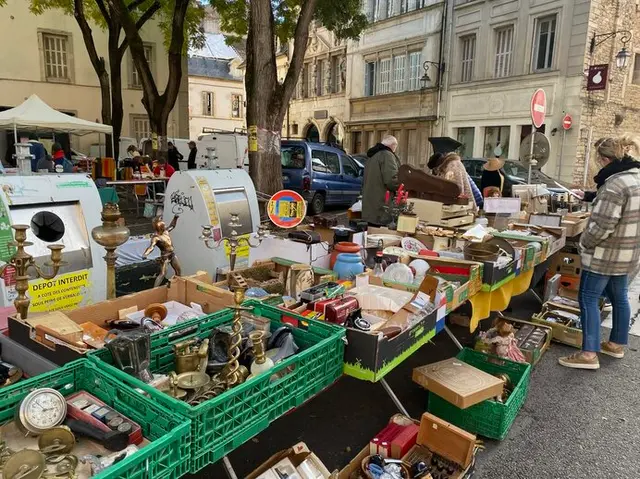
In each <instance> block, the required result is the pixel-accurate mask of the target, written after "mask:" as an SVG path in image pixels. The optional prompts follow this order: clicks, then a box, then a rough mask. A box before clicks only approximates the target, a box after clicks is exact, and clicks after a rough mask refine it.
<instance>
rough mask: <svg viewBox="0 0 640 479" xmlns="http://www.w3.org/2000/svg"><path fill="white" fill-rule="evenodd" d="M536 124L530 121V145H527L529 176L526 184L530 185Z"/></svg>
mask: <svg viewBox="0 0 640 479" xmlns="http://www.w3.org/2000/svg"><path fill="white" fill-rule="evenodd" d="M536 131H537V128H536V125H534V124H533V123H531V146H530V147H529V177H528V178H527V184H528V185H530V184H531V168H532V167H533V161H534V159H533V143H534V140H535V139H536Z"/></svg>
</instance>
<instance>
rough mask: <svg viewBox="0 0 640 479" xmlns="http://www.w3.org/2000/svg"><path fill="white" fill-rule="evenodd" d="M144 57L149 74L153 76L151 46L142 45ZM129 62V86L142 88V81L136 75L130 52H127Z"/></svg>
mask: <svg viewBox="0 0 640 479" xmlns="http://www.w3.org/2000/svg"><path fill="white" fill-rule="evenodd" d="M144 57H145V58H146V59H147V63H148V64H149V70H151V74H153V64H154V62H153V45H144ZM129 61H130V63H129V65H130V66H129V68H130V70H131V76H130V82H129V86H131V87H132V88H142V81H141V80H140V75H139V74H138V70H137V69H136V64H135V62H134V61H133V57H132V56H131V52H129Z"/></svg>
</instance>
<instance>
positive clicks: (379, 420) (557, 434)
mask: <svg viewBox="0 0 640 479" xmlns="http://www.w3.org/2000/svg"><path fill="white" fill-rule="evenodd" d="M517 304H518V309H517V310H515V311H513V313H512V314H513V315H514V316H519V317H527V315H529V312H530V311H532V310H533V309H535V308H536V307H537V306H536V303H535V301H533V300H532V298H530V297H528V296H527V297H522V298H521V299H520V298H519V301H518V303H517ZM454 332H455V333H456V334H457V335H458V336H459V337H461V338H462V339H465V338H464V331H462V330H461V328H457V329H455V330H454ZM467 339H468V338H467ZM639 347H640V340H639V339H638V338H637V337H632V344H631V349H630V351H629V353H628V354H627V357H626V358H625V359H623V360H621V361H620V360H614V359H611V358H602V359H601V364H602V367H601V369H600V370H599V371H597V372H592V371H570V370H567V369H564V368H561V367H560V366H558V365H557V358H558V357H559V356H561V355H564V354H567V353H572V352H574V351H575V350H574V349H572V348H569V347H564V346H561V345H558V344H552V347H551V349H550V350H549V352H547V354H546V355H545V356H544V357H543V358H542V360H541V362H540V364H539V365H538V366H537V367H536V369H535V370H534V372H533V375H532V378H531V385H530V390H529V396H528V399H527V402H526V403H525V406H524V409H523V411H522V412H521V413H520V415H519V416H518V418H517V419H516V422H515V424H514V426H513V428H512V429H511V431H510V433H509V435H508V436H507V438H506V439H505V440H504V441H502V442H495V441H487V442H486V446H487V450H486V451H481V452H480V453H479V454H478V462H477V469H476V473H475V476H474V477H478V478H483V479H501V478H505V479H507V478H509V479H520V478H522V479H530V478H535V477H539V478H558V479H559V478H563V479H573V478H575V479H578V478H596V477H597V478H632V477H637V473H636V471H638V470H640V456H638V454H637V451H638V450H639V447H640V433H639V432H638V431H640V419H639V418H638V415H637V411H638V410H639V409H640V382H639V381H638V380H637V378H638V373H637V369H638V364H639V363H640V354H639V353H638V348H639ZM455 353H456V349H455V347H454V345H453V344H452V343H451V341H450V340H449V338H448V337H447V336H446V334H445V333H441V334H439V335H438V336H437V337H436V338H435V339H434V341H433V343H431V344H427V345H425V346H424V347H422V348H421V349H420V350H419V351H418V352H417V353H416V354H414V355H413V356H412V357H410V358H409V359H407V360H406V361H405V362H404V363H402V364H401V365H400V366H399V367H398V368H396V369H395V370H394V371H392V372H391V373H390V374H389V375H388V377H387V380H388V382H389V384H390V386H391V387H392V388H393V390H394V391H395V392H396V394H397V395H398V397H399V398H400V400H401V401H402V402H403V404H404V405H405V407H406V408H407V409H408V411H409V412H410V414H411V415H412V416H414V417H419V416H420V415H421V414H422V412H423V411H425V409H426V404H427V393H426V392H425V391H424V390H423V389H421V388H420V387H419V386H417V385H416V384H414V383H413V382H412V381H411V370H412V369H413V368H414V367H416V366H420V365H423V364H427V363H431V362H435V361H439V360H442V359H445V358H448V357H451V356H453V355H454V354H455ZM396 412H397V411H396V409H395V407H394V405H393V403H392V402H391V400H390V399H389V397H388V396H387V395H386V394H385V392H384V390H383V389H382V386H380V385H379V384H371V383H366V382H362V381H357V380H355V379H352V378H348V377H343V378H342V379H340V381H339V382H338V383H337V384H336V385H334V386H333V387H332V388H331V389H329V390H327V391H325V392H323V393H322V394H320V395H319V396H317V397H316V398H314V399H313V400H312V401H310V402H309V403H307V404H305V405H304V406H303V407H301V408H299V409H298V410H296V411H293V412H292V413H291V414H289V415H287V416H285V417H283V418H281V419H279V420H278V421H276V422H275V423H274V424H272V425H271V427H270V428H269V429H267V430H266V431H265V432H264V433H262V434H260V435H259V436H258V437H257V438H256V439H254V440H253V441H250V442H248V443H247V444H245V445H243V446H242V447H240V448H238V449H237V450H236V451H234V452H233V453H232V454H231V455H230V459H231V461H232V463H233V465H234V467H235V469H236V472H237V474H238V477H244V476H245V475H246V474H248V473H249V472H251V470H253V469H254V468H255V467H256V466H258V465H259V464H260V463H262V462H263V461H264V460H266V459H267V458H268V457H269V456H270V455H271V454H273V453H275V452H277V451H279V450H281V449H285V448H287V447H290V446H291V445H293V444H295V443H296V442H298V441H305V442H306V443H307V444H308V445H309V447H310V448H311V449H312V450H313V451H314V452H316V454H318V456H319V457H320V458H321V459H322V460H323V461H324V462H325V464H326V465H327V467H328V468H329V469H334V468H342V467H343V466H344V465H345V464H347V463H348V462H349V460H350V459H351V458H352V457H354V456H355V455H356V454H357V452H358V451H359V450H360V449H361V448H363V447H364V446H365V445H366V444H368V441H369V440H370V439H371V437H373V435H375V434H376V433H377V432H378V431H380V430H381V429H382V427H383V426H384V424H385V422H386V421H387V420H388V418H389V417H390V416H392V415H393V414H395V413H396ZM193 477H199V478H217V479H219V478H221V477H224V472H223V470H222V468H221V467H220V466H219V465H214V466H211V467H209V468H207V469H205V470H204V471H202V472H201V473H200V474H198V475H197V476H193Z"/></svg>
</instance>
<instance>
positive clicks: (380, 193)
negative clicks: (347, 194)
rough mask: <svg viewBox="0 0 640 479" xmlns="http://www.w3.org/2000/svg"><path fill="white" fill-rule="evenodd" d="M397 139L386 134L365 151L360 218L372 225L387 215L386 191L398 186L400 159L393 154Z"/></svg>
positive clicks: (377, 223)
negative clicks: (379, 141)
mask: <svg viewBox="0 0 640 479" xmlns="http://www.w3.org/2000/svg"><path fill="white" fill-rule="evenodd" d="M397 148H398V140H397V139H396V138H395V137H393V136H386V137H384V139H383V140H382V142H381V143H378V144H377V145H375V146H374V147H373V148H371V149H369V151H367V156H368V157H369V160H368V161H367V163H366V165H365V167H364V178H363V181H362V220H363V221H366V222H368V223H369V224H372V225H378V226H379V225H382V224H384V223H385V222H386V221H385V218H387V219H388V215H387V213H386V212H385V210H384V199H385V195H386V192H387V191H390V192H395V191H396V189H397V188H398V168H399V167H400V160H399V159H398V157H397V156H396V154H395V151H396V149H397Z"/></svg>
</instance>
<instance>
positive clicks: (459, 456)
mask: <svg viewBox="0 0 640 479" xmlns="http://www.w3.org/2000/svg"><path fill="white" fill-rule="evenodd" d="M475 450H476V436H475V435H473V434H471V433H468V432H467V431H465V430H464V429H460V428H459V427H457V426H454V425H453V424H451V423H450V422H447V421H445V420H443V419H440V418H439V417H436V416H434V415H433V414H429V413H428V412H426V413H424V414H423V415H422V419H421V420H420V432H418V440H417V442H416V445H415V446H413V448H411V450H410V451H409V452H408V453H407V454H406V455H405V456H404V457H403V458H402V460H403V461H404V462H405V463H407V464H413V463H415V462H417V461H420V460H422V461H425V462H426V463H427V464H431V458H432V456H434V455H436V456H439V458H441V459H445V460H446V461H450V462H452V463H454V464H455V466H457V467H456V470H455V472H454V473H453V474H451V475H449V477H448V479H462V478H463V477H466V476H467V473H468V472H469V470H470V469H471V467H472V466H473V459H474V456H475Z"/></svg>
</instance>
